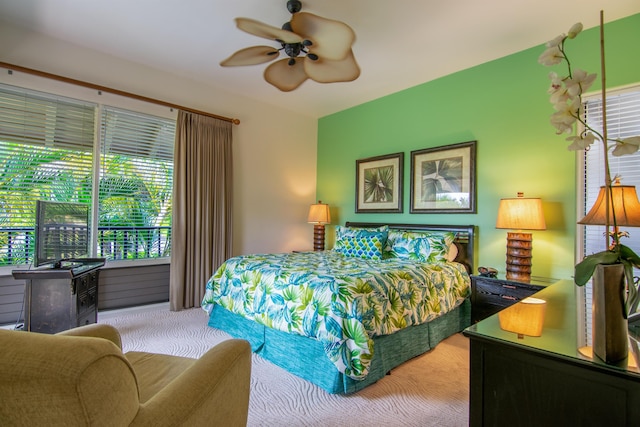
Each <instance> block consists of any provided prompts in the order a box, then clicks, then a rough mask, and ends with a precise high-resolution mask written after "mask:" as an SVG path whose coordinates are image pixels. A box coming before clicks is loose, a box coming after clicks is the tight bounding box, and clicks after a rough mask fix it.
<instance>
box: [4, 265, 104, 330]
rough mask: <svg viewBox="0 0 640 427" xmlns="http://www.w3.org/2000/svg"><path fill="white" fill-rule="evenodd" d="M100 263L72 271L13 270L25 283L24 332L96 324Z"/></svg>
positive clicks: (46, 269)
mask: <svg viewBox="0 0 640 427" xmlns="http://www.w3.org/2000/svg"><path fill="white" fill-rule="evenodd" d="M103 265H104V260H103V259H99V258H91V259H90V260H88V261H87V262H84V263H82V265H79V266H77V267H75V268H67V269H64V268H44V269H33V270H13V272H12V274H13V278H14V279H17V280H24V281H25V284H26V286H25V292H24V307H25V308H24V311H25V313H24V330H25V331H31V332H43V333H49V334H54V333H56V332H60V331H64V330H67V329H71V328H75V327H77V326H83V325H88V324H90V323H96V322H97V313H98V273H99V272H100V267H102V266H103Z"/></svg>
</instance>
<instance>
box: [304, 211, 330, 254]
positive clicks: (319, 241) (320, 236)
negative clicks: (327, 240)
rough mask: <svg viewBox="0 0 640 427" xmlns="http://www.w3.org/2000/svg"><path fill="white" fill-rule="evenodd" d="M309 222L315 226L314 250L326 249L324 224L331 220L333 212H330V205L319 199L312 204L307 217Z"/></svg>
mask: <svg viewBox="0 0 640 427" xmlns="http://www.w3.org/2000/svg"><path fill="white" fill-rule="evenodd" d="M307 222H308V223H309V224H314V226H313V250H314V251H323V250H324V225H325V224H329V223H330V222H331V213H330V212H329V205H327V204H326V203H322V201H321V200H318V203H316V204H314V205H311V207H310V208H309V216H308V217H307Z"/></svg>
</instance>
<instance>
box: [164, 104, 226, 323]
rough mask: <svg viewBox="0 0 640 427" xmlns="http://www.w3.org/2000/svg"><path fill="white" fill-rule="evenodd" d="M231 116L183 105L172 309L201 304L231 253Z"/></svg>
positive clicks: (176, 165) (175, 202) (175, 195)
mask: <svg viewBox="0 0 640 427" xmlns="http://www.w3.org/2000/svg"><path fill="white" fill-rule="evenodd" d="M231 126H232V124H231V123H230V122H227V121H224V120H219V119H215V118H213V117H207V116H202V115H199V114H194V113H189V112H185V111H180V112H179V113H178V124H177V128H176V144H175V151H174V159H173V161H174V172H173V221H172V224H171V227H172V231H171V238H172V242H171V273H170V283H169V285H170V295H169V302H170V306H171V311H178V310H182V309H185V308H192V307H199V306H200V302H201V301H202V297H203V296H204V292H205V286H206V283H207V280H208V279H209V277H210V276H211V275H212V274H213V273H214V272H215V270H216V269H217V268H218V267H219V266H220V265H221V264H222V263H223V262H224V261H225V260H226V259H227V258H229V257H230V256H231V226H232V224H231V214H232V212H231V208H232V206H231V204H232V200H231V190H232V162H231V160H232V158H231V142H232V136H231Z"/></svg>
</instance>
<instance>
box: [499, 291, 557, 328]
mask: <svg viewBox="0 0 640 427" xmlns="http://www.w3.org/2000/svg"><path fill="white" fill-rule="evenodd" d="M546 308H547V302H546V301H545V300H542V299H540V298H532V297H529V298H525V299H523V300H522V301H520V302H517V303H515V304H514V305H512V306H509V307H507V308H505V309H504V310H502V311H500V312H499V313H498V319H499V321H500V328H502V329H504V330H505V331H508V332H513V333H516V334H518V338H523V337H524V336H525V335H527V336H530V337H539V336H540V335H542V326H543V325H544V314H545V311H546Z"/></svg>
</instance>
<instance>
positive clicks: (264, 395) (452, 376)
mask: <svg viewBox="0 0 640 427" xmlns="http://www.w3.org/2000/svg"><path fill="white" fill-rule="evenodd" d="M99 322H100V323H108V324H111V325H114V326H115V327H116V328H118V330H119V331H120V333H121V335H122V341H123V346H124V350H125V351H131V350H140V351H149V352H157V353H166V354H174V355H178V356H187V357H194V358H195V357H198V356H200V355H201V354H202V353H204V352H205V351H207V349H209V348H210V347H212V346H214V345H216V344H217V343H219V342H221V341H223V340H225V339H229V338H230V336H229V335H228V334H226V333H224V332H222V331H219V330H217V329H213V328H210V327H209V326H207V324H206V323H207V315H206V313H205V312H204V311H203V310H201V309H191V310H185V311H181V312H170V311H169V310H168V309H166V308H164V307H161V308H155V309H153V310H149V311H147V312H143V313H132V314H119V315H117V316H113V315H110V314H108V313H107V314H104V315H103V314H102V313H101V314H100V316H99ZM468 395H469V343H468V340H467V339H466V338H465V337H464V336H462V335H461V334H457V335H454V336H452V337H450V338H448V339H447V340H445V341H443V342H441V343H440V344H439V345H438V346H437V347H436V348H435V349H433V350H432V351H430V352H428V353H426V354H424V355H422V356H419V357H417V358H415V359H413V360H410V361H408V362H406V363H405V364H403V365H401V366H399V367H398V368H396V369H394V370H393V371H392V372H391V374H390V375H387V376H386V377H385V378H383V379H381V380H380V381H378V382H377V383H375V384H373V385H371V386H369V387H367V388H366V389H364V390H361V391H359V392H357V393H355V394H352V395H348V396H340V395H332V394H329V393H327V392H325V391H324V390H322V389H320V388H318V387H316V386H314V385H312V384H311V383H309V382H307V381H304V380H302V379H300V378H298V377H296V376H294V375H292V374H289V373H288V372H286V371H285V370H283V369H281V368H279V367H277V366H275V365H273V364H271V363H270V362H267V361H266V360H264V359H262V358H261V357H260V356H257V355H255V354H254V355H253V366H252V378H251V402H250V408H249V421H248V425H249V426H323V427H324V426H363V427H364V426H416V427H418V426H420V427H425V426H456V427H457V426H467V425H468V424H469V422H468V420H469V415H468V411H469V400H468Z"/></svg>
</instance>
